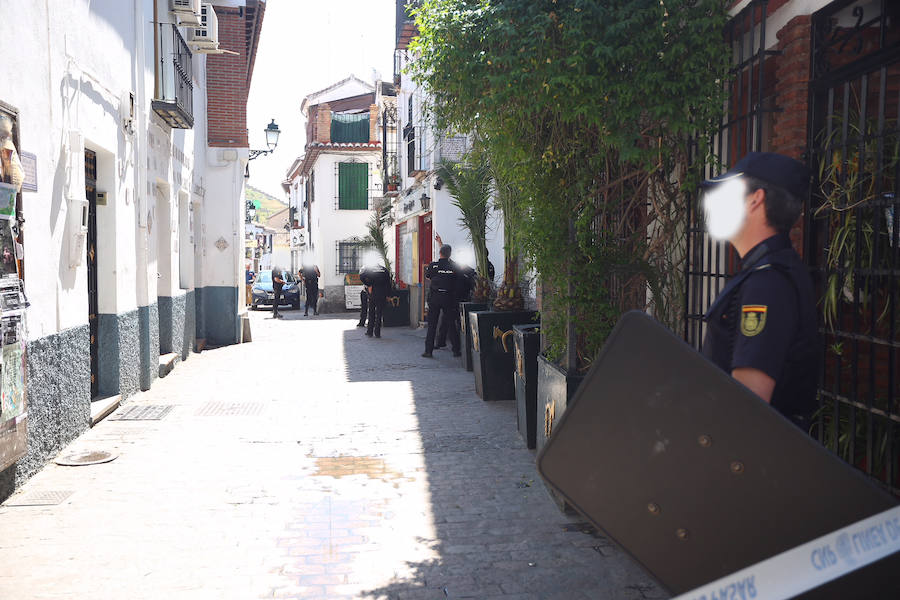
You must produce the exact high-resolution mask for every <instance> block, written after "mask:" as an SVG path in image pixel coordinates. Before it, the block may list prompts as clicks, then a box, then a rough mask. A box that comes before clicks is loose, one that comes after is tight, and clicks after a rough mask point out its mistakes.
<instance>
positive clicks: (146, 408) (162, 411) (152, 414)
mask: <svg viewBox="0 0 900 600" xmlns="http://www.w3.org/2000/svg"><path fill="white" fill-rule="evenodd" d="M173 408H175V407H174V406H173V405H171V404H144V405H141V406H126V407H124V408H120V409H119V410H117V411H116V412H115V413H113V415H112V416H111V417H110V418H109V419H108V420H110V421H159V420H160V419H162V418H163V417H165V416H166V415H167V414H169V413H170V412H172V409H173Z"/></svg>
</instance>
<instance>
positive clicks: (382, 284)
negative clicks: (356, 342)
mask: <svg viewBox="0 0 900 600" xmlns="http://www.w3.org/2000/svg"><path fill="white" fill-rule="evenodd" d="M359 279H360V281H362V282H363V285H365V286H366V291H367V293H368V302H367V304H368V311H369V314H368V319H369V325H368V326H367V327H366V335H367V336H368V337H372V336H374V337H377V338H380V337H381V321H382V316H383V314H384V305H385V302H386V301H387V295H388V292H389V291H390V290H391V274H390V272H389V271H388V270H387V268H386V267H385V266H384V265H381V264H375V265H367V266H365V267H363V268H362V270H361V271H360V272H359Z"/></svg>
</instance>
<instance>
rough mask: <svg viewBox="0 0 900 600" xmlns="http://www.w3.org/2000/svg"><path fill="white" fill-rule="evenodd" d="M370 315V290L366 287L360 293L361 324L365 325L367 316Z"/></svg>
mask: <svg viewBox="0 0 900 600" xmlns="http://www.w3.org/2000/svg"><path fill="white" fill-rule="evenodd" d="M368 316H369V292H367V291H366V288H363V290H362V291H361V292H360V293H359V324H360V325H365V324H366V318H367V317H368Z"/></svg>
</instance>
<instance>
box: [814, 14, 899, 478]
mask: <svg viewBox="0 0 900 600" xmlns="http://www.w3.org/2000/svg"><path fill="white" fill-rule="evenodd" d="M891 4H892V3H889V2H887V3H885V2H882V3H878V2H867V1H864V0H855V1H851V2H839V3H832V4H830V5H829V6H827V7H826V8H824V9H822V10H821V11H819V12H818V13H816V14H815V15H814V16H813V20H812V26H813V31H812V36H813V61H812V62H813V77H812V80H811V81H810V87H811V91H812V94H811V98H810V99H811V107H810V111H809V112H810V116H811V118H812V121H811V123H810V134H809V137H810V140H809V141H810V147H809V157H810V160H809V167H810V169H811V170H812V172H813V173H814V178H815V179H814V181H813V186H812V195H811V197H810V198H809V204H808V205H807V207H806V210H805V214H806V223H805V229H806V232H805V240H804V241H805V245H804V255H805V256H804V258H805V259H806V261H807V262H808V263H809V266H810V268H811V270H812V273H813V280H814V282H815V283H816V287H817V292H818V294H819V297H820V298H821V302H820V305H819V310H820V315H819V323H820V333H821V336H822V340H823V348H822V350H823V352H822V367H821V373H822V380H821V382H820V386H819V398H820V409H819V412H818V414H817V416H816V417H817V418H816V422H815V423H814V425H813V430H812V433H813V435H815V436H816V437H817V438H818V439H819V440H820V441H822V443H824V444H825V445H826V446H827V447H828V448H829V449H831V450H832V451H833V452H835V453H836V454H837V455H838V456H840V457H841V458H843V459H844V460H846V461H847V462H849V463H850V464H852V465H854V466H856V467H858V468H860V469H862V470H863V471H865V472H866V473H868V474H869V475H872V476H873V477H875V478H877V479H878V480H880V481H881V482H882V483H884V484H886V485H887V486H888V487H889V488H890V489H891V491H893V493H895V494H898V493H900V388H898V383H897V382H898V381H900V352H898V348H900V311H898V310H897V306H896V304H897V301H898V299H900V293H898V281H900V234H898V232H900V201H898V198H900V195H898V194H900V93H898V89H900V56H898V53H897V48H898V42H900V24H898V23H897V20H896V18H895V17H894V15H896V9H895V8H894V9H891ZM892 11H893V12H892Z"/></svg>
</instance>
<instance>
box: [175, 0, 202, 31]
mask: <svg viewBox="0 0 900 600" xmlns="http://www.w3.org/2000/svg"><path fill="white" fill-rule="evenodd" d="M200 5H201V2H200V0H169V10H170V11H172V13H174V14H175V16H176V17H177V18H178V24H179V25H200V24H201V23H200V8H201V6H200Z"/></svg>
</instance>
